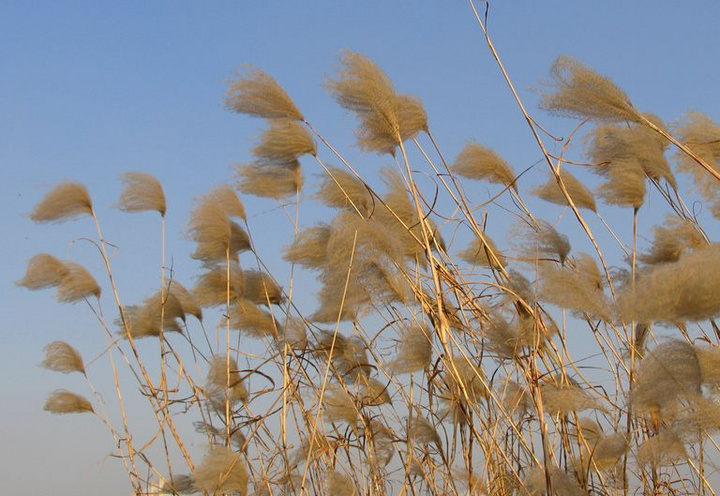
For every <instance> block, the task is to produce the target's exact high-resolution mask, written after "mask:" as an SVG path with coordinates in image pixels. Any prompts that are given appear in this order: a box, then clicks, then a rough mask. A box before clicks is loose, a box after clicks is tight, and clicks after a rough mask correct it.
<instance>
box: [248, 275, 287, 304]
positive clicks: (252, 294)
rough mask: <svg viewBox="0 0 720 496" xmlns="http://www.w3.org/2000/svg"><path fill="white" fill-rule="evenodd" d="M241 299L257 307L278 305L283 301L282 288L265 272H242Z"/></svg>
mask: <svg viewBox="0 0 720 496" xmlns="http://www.w3.org/2000/svg"><path fill="white" fill-rule="evenodd" d="M243 280H244V283H243V284H244V291H243V298H245V299H246V300H250V301H252V302H253V303H257V304H258V305H278V304H280V303H282V302H283V301H285V296H284V295H283V290H282V288H281V287H280V286H279V285H278V284H277V283H276V282H275V280H274V279H273V278H272V277H271V276H270V274H268V273H266V272H261V271H259V270H245V271H243Z"/></svg>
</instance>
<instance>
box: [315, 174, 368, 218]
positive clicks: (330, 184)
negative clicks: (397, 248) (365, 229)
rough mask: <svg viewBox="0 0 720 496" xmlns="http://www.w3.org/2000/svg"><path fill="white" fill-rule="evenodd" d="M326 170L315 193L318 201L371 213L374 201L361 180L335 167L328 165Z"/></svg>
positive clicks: (331, 205) (363, 213) (330, 205)
mask: <svg viewBox="0 0 720 496" xmlns="http://www.w3.org/2000/svg"><path fill="white" fill-rule="evenodd" d="M327 172H328V174H327V176H326V177H324V178H323V181H322V182H321V183H320V189H319V190H318V192H317V195H316V196H317V198H319V199H320V201H322V202H323V203H324V204H325V205H327V206H329V207H335V208H345V209H349V210H356V209H357V211H359V212H360V214H361V215H363V216H368V215H369V214H370V213H372V211H373V210H374V206H375V202H374V200H373V196H372V194H371V193H370V189H369V188H368V186H367V185H366V184H365V183H364V182H363V181H361V180H360V179H358V178H357V177H355V176H354V175H352V174H350V173H349V172H347V171H344V170H342V169H339V168H337V167H328V171H327Z"/></svg>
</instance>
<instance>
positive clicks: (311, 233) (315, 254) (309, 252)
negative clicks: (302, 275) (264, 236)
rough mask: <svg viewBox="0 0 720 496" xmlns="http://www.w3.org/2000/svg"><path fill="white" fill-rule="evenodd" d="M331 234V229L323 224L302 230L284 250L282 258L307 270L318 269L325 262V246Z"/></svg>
mask: <svg viewBox="0 0 720 496" xmlns="http://www.w3.org/2000/svg"><path fill="white" fill-rule="evenodd" d="M331 234H332V227H330V226H329V225H327V224H323V223H320V224H318V225H316V226H315V227H309V228H307V229H303V230H302V231H300V232H299V233H298V234H297V235H296V236H295V239H294V240H293V242H292V244H291V245H290V246H288V247H287V248H285V254H284V256H283V258H284V259H285V260H286V261H287V262H290V263H294V264H300V265H302V266H303V267H307V268H309V269H320V268H322V267H323V266H325V264H326V262H327V245H328V242H329V241H330V236H331Z"/></svg>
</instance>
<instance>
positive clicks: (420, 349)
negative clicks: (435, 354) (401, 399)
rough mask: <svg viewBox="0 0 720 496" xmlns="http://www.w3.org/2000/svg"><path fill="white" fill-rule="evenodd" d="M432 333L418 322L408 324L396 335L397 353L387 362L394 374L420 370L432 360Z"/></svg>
mask: <svg viewBox="0 0 720 496" xmlns="http://www.w3.org/2000/svg"><path fill="white" fill-rule="evenodd" d="M431 339H432V334H430V332H429V331H428V330H427V329H425V328H424V327H422V326H421V325H419V324H416V325H410V326H407V327H405V328H403V330H402V331H401V333H400V334H399V336H398V343H397V355H396V357H395V358H394V359H393V360H392V361H391V362H390V363H389V365H388V367H389V370H390V371H391V372H392V373H394V374H412V373H413V372H421V371H423V370H424V369H425V368H427V367H429V366H430V362H431V360H432V342H431Z"/></svg>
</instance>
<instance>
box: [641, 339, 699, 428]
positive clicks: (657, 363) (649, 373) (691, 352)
mask: <svg viewBox="0 0 720 496" xmlns="http://www.w3.org/2000/svg"><path fill="white" fill-rule="evenodd" d="M701 385H702V369H701V367H700V362H699V360H698V357H697V353H696V351H695V347H693V346H692V345H691V344H689V343H686V342H684V341H679V340H672V341H668V342H666V343H663V344H660V345H659V346H657V347H656V348H655V349H653V350H652V351H650V352H649V353H647V354H646V355H645V357H644V358H643V359H642V361H641V362H640V366H639V368H638V372H637V381H636V383H635V387H634V388H633V389H632V391H631V395H630V400H631V401H632V404H633V405H634V407H635V409H636V410H637V411H639V412H650V413H651V414H653V415H658V414H659V415H662V413H663V411H664V410H665V409H667V408H669V407H671V406H673V405H674V403H675V402H676V401H677V400H678V399H681V398H688V397H691V396H693V395H696V394H698V393H699V392H700V387H701Z"/></svg>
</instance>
